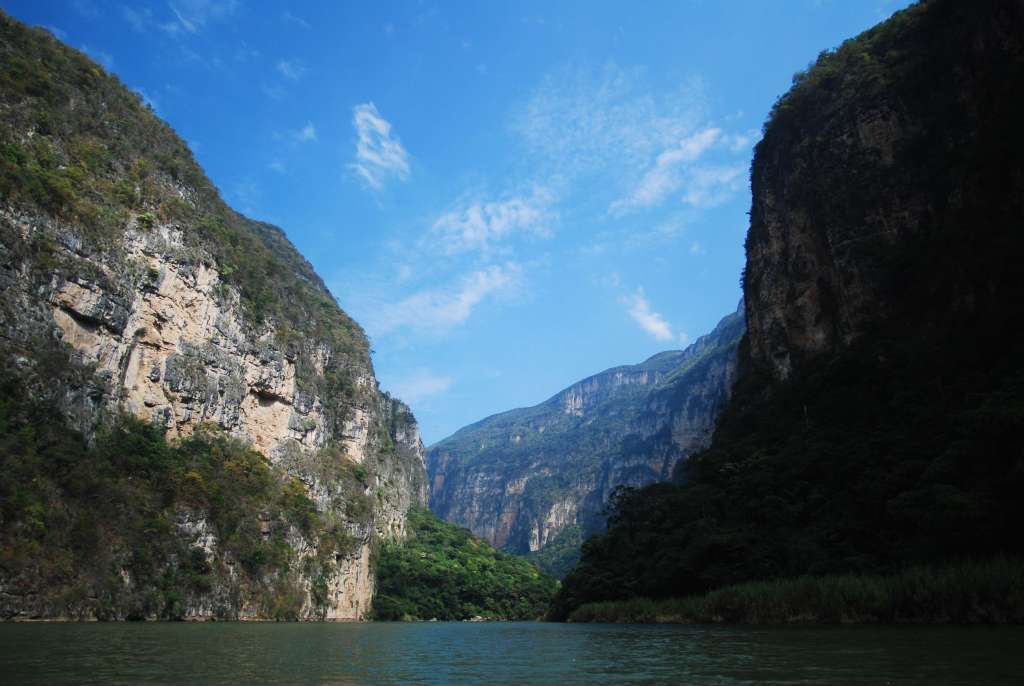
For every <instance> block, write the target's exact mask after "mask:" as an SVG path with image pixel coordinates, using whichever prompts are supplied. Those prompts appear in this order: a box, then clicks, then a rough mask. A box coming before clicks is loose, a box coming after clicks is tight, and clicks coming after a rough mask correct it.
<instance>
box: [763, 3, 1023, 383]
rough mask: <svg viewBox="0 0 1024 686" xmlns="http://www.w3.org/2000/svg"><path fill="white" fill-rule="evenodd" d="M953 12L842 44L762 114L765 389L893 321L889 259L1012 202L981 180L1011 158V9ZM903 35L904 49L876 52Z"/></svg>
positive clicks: (894, 293)
mask: <svg viewBox="0 0 1024 686" xmlns="http://www.w3.org/2000/svg"><path fill="white" fill-rule="evenodd" d="M953 4H954V3H949V2H944V1H938V2H923V3H920V4H918V5H915V6H913V7H911V8H909V9H908V10H906V12H903V13H900V15H898V17H897V18H896V19H895V20H894V21H890V22H886V23H884V24H881V25H879V26H878V27H875V28H874V29H872V30H870V31H868V32H866V33H865V34H863V35H862V36H860V37H858V38H857V39H856V40H851V41H848V42H847V43H846V44H844V46H843V47H842V48H840V56H839V57H840V58H841V59H840V58H831V57H830V56H828V55H826V57H828V58H827V59H822V60H819V62H818V64H817V65H816V66H814V68H813V69H811V70H810V71H809V72H808V73H807V74H804V75H799V76H798V77H797V78H795V79H794V87H793V89H792V90H791V91H790V92H789V93H788V94H786V95H785V97H784V98H782V99H780V101H779V102H778V103H777V104H776V107H775V109H774V110H773V112H772V118H771V121H770V123H769V124H768V125H766V128H765V136H764V138H763V140H762V141H761V142H760V143H759V144H758V146H757V151H756V154H755V157H754V163H753V166H752V173H751V186H752V191H753V203H752V210H751V223H750V231H749V234H748V237H747V265H746V272H745V274H746V278H745V283H744V294H745V299H746V303H747V322H748V327H749V331H750V352H751V357H752V359H753V360H754V362H755V363H757V364H764V365H765V366H767V367H768V368H770V369H771V372H772V374H773V375H774V376H775V378H777V379H785V378H787V377H788V376H789V375H790V373H791V372H792V371H793V370H794V369H796V368H799V366H800V364H801V361H802V360H805V359H808V358H811V357H820V356H821V355H824V354H829V353H834V352H836V351H837V350H840V349H842V348H844V347H845V346H847V345H849V344H850V343H851V342H853V341H854V340H856V339H857V338H858V337H860V336H861V335H862V334H864V333H865V332H866V331H867V330H868V329H870V328H871V327H872V326H873V325H874V324H876V323H877V322H880V321H883V320H885V319H886V318H888V317H891V316H894V315H898V314H899V313H898V312H897V311H896V309H895V305H896V303H898V302H899V301H900V300H901V299H902V298H903V295H904V292H905V291H906V290H907V284H905V283H902V282H901V279H900V269H901V264H900V263H898V262H894V259H895V256H896V255H897V254H898V253H899V252H900V251H901V250H906V249H908V246H911V245H913V244H915V243H918V244H921V243H923V242H924V241H928V240H933V239H934V238H935V237H936V236H941V235H942V232H943V231H947V229H946V225H948V224H951V223H956V222H970V221H973V220H976V219H977V218H978V215H977V212H976V208H977V207H978V206H979V205H983V204H984V203H986V202H989V200H988V198H989V196H992V200H994V201H996V202H998V203H999V204H1000V205H1002V204H1004V203H1005V201H1003V198H1005V197H1009V195H1010V194H1012V193H1014V192H1016V191H1015V189H1014V185H1015V184H1016V186H1017V188H1018V189H1019V180H1017V181H1014V179H1013V177H1012V176H1011V177H1009V178H999V177H997V176H994V175H991V171H992V170H994V169H998V168H1002V167H1004V166H1005V164H1006V162H1007V161H1008V160H1007V159H1006V158H1007V156H1008V155H1012V154H1013V152H1015V151H1014V150H1013V145H1014V143H1013V142H1012V141H1011V140H1006V141H1003V142H1002V143H1000V141H998V140H996V139H995V138H994V137H993V134H992V132H994V131H997V130H1001V127H1002V126H1003V124H1004V123H1005V121H1006V117H1007V116H1008V114H1007V112H1008V109H1007V107H1006V105H1004V103H1006V102H1008V101H1010V100H1013V98H1014V95H1013V92H1014V91H1013V88H1014V84H1015V83H1016V82H1017V81H1018V79H1019V74H1017V73H1015V69H1016V67H1015V66H1013V65H1014V56H1015V55H1017V54H1019V50H1020V40H1019V35H1018V34H1017V33H1016V31H1017V28H1018V27H1019V26H1020V25H1021V14H1022V9H1021V5H1020V3H1013V2H983V3H980V5H983V6H984V7H983V8H981V9H980V10H979V11H971V10H969V9H968V8H959V9H957V8H955V7H953ZM947 22H948V23H947ZM911 25H913V30H914V31H915V32H916V35H915V40H916V41H917V44H916V45H915V49H914V50H902V51H901V50H899V49H896V48H886V49H889V52H888V53H886V54H884V55H883V54H880V53H881V50H882V47H880V46H889V45H890V44H891V43H893V41H892V40H891V36H893V35H895V34H897V33H899V32H901V31H904V30H905V27H907V26H911ZM953 46H956V47H955V48H954V47H953ZM857 60H860V61H859V62H858V61H857ZM940 82H941V85H939V84H940ZM894 86H895V87H894ZM1017 152H1019V151H1017ZM972 213H973V214H972ZM904 266H905V265H904ZM948 276H949V279H950V281H951V282H955V281H957V280H958V279H961V278H962V276H963V275H962V274H957V273H953V274H950V275H948ZM956 290H959V293H958V294H955V295H954V297H953V300H952V301H951V302H950V303H949V305H950V306H951V307H953V308H970V307H973V306H974V304H975V303H973V302H971V300H972V298H973V297H974V296H972V295H971V292H972V291H974V290H976V284H972V283H969V282H962V283H960V284H959V287H958V288H957V289H956ZM924 314H926V315H927V314H929V313H924ZM911 316H915V317H917V316H920V313H919V314H913V313H911ZM921 318H922V319H923V318H925V317H921Z"/></svg>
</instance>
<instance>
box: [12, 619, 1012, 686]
mask: <svg viewBox="0 0 1024 686" xmlns="http://www.w3.org/2000/svg"><path fill="white" fill-rule="evenodd" d="M0 682H2V683H4V684H72V683H74V684H78V683H104V684H153V683H192V684H239V683H254V684H262V683H276V684H449V683H488V684H505V683H517V684H556V685H558V686H564V685H567V684H612V683H615V684H619V683H627V684H666V683H668V684H672V683H675V684H729V685H733V684H755V683H756V684H872V685H878V684H929V685H930V686H932V685H941V684H1021V683H1024V627H1012V628H992V627H881V628H879V627H852V628H848V627H824V628H822V627H814V628H803V627H800V628H788V627H787V628H751V627H720V626H710V627H704V626H696V627H695V626H646V625H600V624H596V625H595V624H582V625H577V624H539V623H528V622H524V623H495V624H466V623H419V624H383V623H381V624H243V623H227V624H225V623H220V624H164V623H154V624H17V625H12V624H6V625H0Z"/></svg>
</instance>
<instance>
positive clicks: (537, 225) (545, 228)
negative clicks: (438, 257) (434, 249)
mask: <svg viewBox="0 0 1024 686" xmlns="http://www.w3.org/2000/svg"><path fill="white" fill-rule="evenodd" d="M553 201H554V195H553V193H551V192H550V191H549V190H547V189H544V188H539V187H537V188H534V189H533V191H532V193H531V194H530V195H528V196H527V195H516V196H512V197H509V198H506V199H504V200H499V201H491V202H481V201H475V202H471V203H460V204H459V205H458V206H457V207H456V208H455V209H452V210H449V211H447V212H445V213H444V214H442V215H441V216H440V217H438V218H437V220H436V221H435V222H434V224H433V226H432V227H431V230H430V238H431V239H433V240H436V241H437V242H438V244H439V246H440V248H441V250H442V252H444V253H445V254H448V255H454V254H456V253H461V252H467V251H471V250H478V251H480V252H483V253H487V252H489V251H491V250H492V249H493V248H494V246H495V245H496V244H497V243H500V242H501V241H503V240H505V239H507V238H509V237H510V236H512V234H514V233H529V234H533V235H535V236H539V237H547V236H550V235H551V230H550V228H549V226H550V224H551V222H553V221H554V220H555V219H556V216H555V214H554V213H553V212H552V211H551V210H550V209H549V208H550V206H551V204H552V202H553Z"/></svg>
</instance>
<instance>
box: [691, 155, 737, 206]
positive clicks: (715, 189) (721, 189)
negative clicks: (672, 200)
mask: <svg viewBox="0 0 1024 686" xmlns="http://www.w3.org/2000/svg"><path fill="white" fill-rule="evenodd" d="M746 171H747V167H746V166H745V165H732V166H714V167H703V168H698V169H694V170H693V171H692V173H691V174H690V178H688V179H687V183H686V188H685V189H684V190H685V192H684V194H683V202H684V203H686V204H687V205H693V206H694V207H700V208H706V207H714V206H715V205H720V204H722V203H723V202H725V201H726V200H728V199H729V198H730V197H732V196H733V194H735V193H736V192H738V191H739V190H740V189H741V188H742V187H743V182H744V181H745V178H746V177H745V172H746Z"/></svg>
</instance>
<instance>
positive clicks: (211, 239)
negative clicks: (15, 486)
mask: <svg viewBox="0 0 1024 686" xmlns="http://www.w3.org/2000/svg"><path fill="white" fill-rule="evenodd" d="M0 22H2V27H0V28H2V36H0V37H2V39H3V40H2V42H0V49H2V52H3V60H4V62H5V64H8V63H10V65H11V69H12V72H11V73H12V74H14V76H12V77H11V78H10V79H7V80H6V81H4V87H3V90H2V92H0V107H2V109H3V111H4V113H5V116H4V119H5V124H4V127H3V130H2V133H3V146H4V148H3V149H4V155H5V158H4V159H5V162H4V164H5V165H7V166H5V167H4V180H3V191H4V196H3V202H2V204H0V313H2V319H0V352H2V354H3V355H4V357H5V361H8V362H10V361H13V365H11V367H10V368H11V369H15V370H21V371H16V373H19V374H20V373H22V372H23V373H24V377H25V379H26V383H29V381H28V380H29V379H32V380H34V381H33V382H32V383H35V384H36V386H34V387H33V392H34V393H38V394H47V395H48V396H53V397H55V398H56V401H57V404H58V405H59V407H60V408H61V411H62V413H63V416H64V418H65V419H66V420H67V422H68V423H69V425H70V426H71V427H72V428H73V429H75V430H77V431H79V432H81V433H82V434H83V435H84V436H85V437H86V439H87V441H92V439H93V437H94V436H95V434H96V433H97V431H98V430H100V429H101V428H102V427H103V426H104V425H105V422H106V420H107V419H108V418H109V417H112V416H114V415H116V414H117V413H119V412H128V413H131V414H132V415H135V416H136V417H139V418H141V419H143V420H146V421H148V422H152V423H154V424H157V425H159V426H160V427H162V428H163V429H164V430H165V432H166V436H167V439H168V440H170V441H174V440H176V439H181V438H185V437H188V436H190V435H192V434H193V433H195V432H196V431H198V430H200V429H201V428H203V427H206V426H215V427H219V428H220V429H222V430H223V431H225V432H227V433H228V434H230V435H231V436H233V437H235V438H237V439H239V440H241V441H243V442H244V443H247V444H249V445H251V446H252V447H253V448H255V449H256V450H257V451H259V452H260V453H262V455H264V456H265V457H266V459H267V460H268V461H269V462H270V463H271V464H272V465H274V466H275V467H279V468H280V469H281V470H283V471H284V473H286V474H287V475H289V476H290V477H292V478H294V479H297V480H298V481H297V482H298V483H301V484H302V485H303V488H304V491H305V495H306V496H307V497H308V498H309V499H310V500H311V501H312V502H314V503H315V505H316V507H317V511H318V512H319V513H320V514H323V515H324V516H325V517H326V516H329V517H330V518H332V521H333V519H338V520H339V521H340V522H341V526H343V527H344V529H345V531H346V532H347V533H346V535H347V536H348V537H349V538H350V539H351V540H353V541H354V542H355V544H354V545H353V546H351V549H349V550H347V551H346V552H345V554H344V555H340V554H339V556H337V559H335V560H334V561H333V562H332V563H331V564H329V565H328V567H326V568H321V567H317V569H318V570H319V571H318V573H317V578H313V577H312V576H310V575H309V574H306V573H305V572H301V571H300V572H298V574H297V576H296V575H294V574H293V575H292V576H291V577H289V578H290V583H292V585H293V586H294V587H295V588H297V589H298V591H297V592H298V593H300V595H303V596H304V597H303V598H301V599H300V602H299V603H298V606H299V607H300V610H299V611H298V615H299V616H300V617H302V618H320V619H359V618H362V617H363V616H364V615H365V614H366V613H367V612H368V610H369V607H370V602H371V598H372V595H373V573H372V569H371V566H370V549H371V546H372V545H373V543H374V541H375V540H377V539H380V538H388V537H391V538H395V537H402V536H403V535H404V532H405V515H406V512H407V511H408V509H409V507H410V506H411V505H414V504H425V502H426V497H427V496H426V479H425V463H424V450H423V445H422V443H421V441H420V438H419V433H418V429H417V426H416V421H415V419H414V418H413V416H412V414H411V413H410V411H409V409H408V408H407V407H405V406H404V405H403V404H402V403H401V402H400V401H398V400H395V399H392V398H390V397H388V396H387V395H386V394H383V393H381V392H380V390H379V389H378V386H377V381H376V379H375V377H374V372H373V367H372V364H371V362H370V357H369V351H368V344H367V341H366V338H365V336H364V335H363V332H362V331H361V330H360V329H359V327H358V326H357V325H356V324H355V323H354V322H352V321H351V320H350V319H349V318H348V317H347V316H346V315H345V314H344V313H343V312H341V310H340V309H339V308H338V307H337V305H336V304H335V302H334V299H333V297H332V296H331V295H330V293H329V292H328V291H327V289H326V288H325V287H324V285H323V283H322V282H321V281H320V279H319V278H318V277H317V276H316V275H315V273H313V271H312V268H311V267H310V266H309V265H308V263H306V262H305V260H303V259H302V258H301V256H299V255H298V253H297V252H296V251H295V249H294V248H293V247H292V246H291V244H290V243H288V241H287V239H286V238H285V237H284V234H283V233H282V232H281V231H280V230H278V229H276V228H274V227H270V226H268V225H265V224H260V223H258V222H253V221H250V220H248V219H246V218H244V217H241V216H240V215H237V214H235V213H234V212H232V211H231V210H230V209H228V208H226V207H225V206H224V204H223V203H222V202H221V200H220V198H219V195H218V194H217V192H216V189H214V188H213V187H212V185H210V183H209V181H208V180H207V179H206V178H205V177H204V176H203V175H202V172H201V170H199V169H198V167H196V166H195V164H194V162H193V161H192V160H191V157H190V156H189V155H188V153H187V150H186V149H185V147H184V145H183V144H182V143H181V141H180V140H179V139H178V138H177V137H176V136H175V135H174V134H173V132H171V131H170V130H169V129H168V128H167V127H166V126H164V125H163V124H162V123H160V122H159V121H158V120H156V119H155V117H154V116H153V114H152V113H151V112H149V111H146V110H145V109H144V108H142V107H140V105H139V103H138V101H137V98H136V97H135V96H134V95H132V94H130V93H129V92H128V91H127V90H126V89H124V87H123V86H121V85H120V83H118V82H117V81H116V79H113V78H112V77H109V76H105V75H103V74H102V71H101V70H100V69H99V67H97V66H96V65H95V64H92V63H91V62H89V61H88V60H87V59H86V58H84V57H83V56H82V55H80V54H78V53H75V52H74V51H71V50H69V49H67V48H65V47H64V46H61V45H59V44H58V43H57V42H56V41H54V40H53V39H52V38H51V37H49V36H48V35H46V34H44V33H42V32H40V31H31V30H28V29H26V28H25V27H22V26H20V25H18V24H17V23H16V22H13V21H11V20H10V19H8V18H7V17H5V16H3V15H2V14H0ZM26 65H27V66H26ZM19 78H20V79H22V80H23V81H18V79H19ZM32 79H43V80H44V81H45V84H46V88H47V89H49V90H45V89H44V90H40V88H43V87H42V86H34V85H32V84H34V83H35V82H34V81H32ZM26 83H27V84H28V85H25V84H26ZM90 84H91V85H90ZM40 93H42V95H40ZM90 108H95V109H96V111H97V112H98V114H95V116H94V117H93V116H92V115H90V111H91V110H90ZM40 121H44V122H46V126H45V127H43V126H42V125H41V124H39V122H40ZM133 143H137V145H136V147H134V148H133V147H132V145H133ZM83 150H85V151H87V152H88V155H92V157H88V156H86V157H83V158H82V159H79V156H81V155H85V153H83V152H82V151H83ZM118 155H120V157H119V156H118ZM94 158H95V159H100V160H105V161H103V162H102V163H96V164H95V165H93V164H92V162H91V161H90V160H93V159H94ZM40 160H43V162H40ZM47 160H48V161H47ZM83 160H84V161H83ZM72 171H73V173H71V172H72ZM40 188H41V189H42V190H41V191H38V192H37V190H36V189H40ZM239 246H241V247H239ZM50 352H54V353H55V354H56V353H59V355H58V356H57V357H59V359H62V360H64V359H66V360H67V362H66V363H63V362H62V363H60V364H61V366H66V367H67V368H66V369H64V370H60V369H54V370H48V371H46V373H45V374H44V373H43V370H44V367H46V365H47V359H49V358H47V357H46V355H49V354H50ZM51 357H53V356H52V355H51ZM54 359H57V358H54ZM5 369H7V365H5ZM46 379H50V381H49V382H46V381H45V380H46ZM45 383H49V385H50V386H51V387H49V388H44V387H43V386H42V385H40V384H45ZM325 460H326V461H327V462H332V461H333V463H334V467H338V468H341V467H343V468H344V469H343V470H342V471H344V470H347V471H344V473H345V474H351V473H357V474H358V475H359V479H357V480H356V481H353V480H352V479H351V478H349V479H348V480H347V481H346V480H343V479H340V477H338V476H337V474H338V473H340V472H338V470H337V469H334V471H331V469H326V470H325V469H324V468H323V464H324V462H325ZM339 465H340V467H339ZM328 466H331V465H330V464H328ZM353 484H355V485H353ZM353 502H358V503H359V505H360V507H358V508H354V507H352V503H353ZM264 528H265V529H267V531H269V524H267V525H266V526H264ZM174 535H176V536H179V537H182V539H183V540H185V539H187V540H188V541H191V543H190V544H189V545H192V546H193V547H194V548H195V549H196V550H202V551H205V554H208V555H209V556H210V559H211V560H214V559H215V558H216V559H218V560H219V561H220V562H223V563H224V564H223V565H222V566H221V567H219V569H221V573H220V574H219V576H217V578H216V579H215V580H214V581H213V582H212V590H210V592H209V593H207V594H205V595H203V596H202V598H200V599H198V600H197V601H196V602H195V603H194V604H192V605H190V606H189V607H188V609H187V611H186V612H185V616H186V617H205V616H211V617H212V616H227V617H235V618H247V617H260V616H266V611H265V609H266V602H265V600H266V599H265V598H261V597H259V595H258V594H256V593H253V594H248V595H247V591H246V589H241V588H239V583H240V582H239V580H238V579H237V578H235V576H234V575H233V573H232V572H231V565H232V564H234V562H233V561H231V560H223V559H220V557H218V556H220V555H221V554H220V552H219V542H218V539H217V532H216V531H214V530H213V529H212V528H211V527H210V526H209V523H208V522H207V521H206V520H205V518H204V515H203V513H201V512H195V511H191V510H189V509H188V508H187V507H184V506H182V509H181V511H180V516H179V517H178V526H177V532H175V534H174ZM265 535H269V533H268V534H265ZM285 540H286V541H287V544H288V545H289V547H290V548H289V549H290V550H291V551H292V553H294V559H293V564H292V571H294V570H295V569H299V570H302V569H304V568H305V567H308V565H306V562H308V561H310V560H313V559H314V558H316V557H317V552H318V551H317V549H316V543H315V541H314V542H310V540H308V537H304V536H302V535H300V532H298V531H297V530H291V531H288V532H287V533H286V534H285ZM318 564H319V563H318ZM125 574H127V572H125ZM304 574H306V575H305V576H304ZM125 583H126V584H127V585H128V586H130V585H131V580H130V579H127V580H126V582H125ZM32 584H33V580H32V579H31V578H27V577H24V576H23V577H16V578H11V577H9V576H8V575H7V571H6V570H4V569H0V593H2V594H3V595H4V598H5V599H6V600H5V601H4V602H3V603H0V604H2V605H3V608H2V612H0V614H3V615H4V616H15V617H17V616H45V615H46V614H47V613H52V612H53V610H52V609H49V610H48V609H43V608H41V607H38V606H34V605H33V601H31V600H30V599H31V598H33V597H35V595H38V594H37V593H35V591H34V590H33V588H32ZM314 586H316V588H315V589H314ZM15 591H17V592H16V593H15ZM314 596H316V597H314ZM11 598H14V599H15V600H10V599H11ZM18 598H20V599H23V600H17V599H18ZM215 608H219V609H215ZM116 616H117V615H116V612H115V614H114V617H115V618H116Z"/></svg>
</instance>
